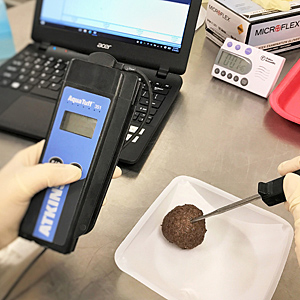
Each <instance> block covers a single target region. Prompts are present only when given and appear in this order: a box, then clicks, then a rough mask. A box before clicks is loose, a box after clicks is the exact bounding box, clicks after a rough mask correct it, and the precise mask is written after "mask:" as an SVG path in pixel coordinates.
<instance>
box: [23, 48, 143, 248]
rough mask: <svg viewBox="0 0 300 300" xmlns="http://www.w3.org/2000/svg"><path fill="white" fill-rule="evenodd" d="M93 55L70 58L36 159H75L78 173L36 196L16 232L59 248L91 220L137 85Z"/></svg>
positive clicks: (71, 245)
mask: <svg viewBox="0 0 300 300" xmlns="http://www.w3.org/2000/svg"><path fill="white" fill-rule="evenodd" d="M97 54H99V57H100V59H99V61H98V62H97V63H95V57H93V62H91V61H83V60H78V59H74V60H72V62H71V64H70V66H69V69H68V72H67V75H66V79H65V82H64V86H63V88H62V91H61V94H60V100H59V102H58V104H57V107H56V111H55V113H54V117H53V120H52V123H51V126H50V130H49V132H48V136H47V139H46V143H45V146H44V149H43V153H42V156H41V161H40V162H41V163H48V162H49V163H58V164H59V163H65V164H74V165H75V166H77V167H79V168H81V169H82V177H81V178H80V180H79V181H77V182H75V183H72V184H69V185H64V186H58V187H52V188H48V189H46V190H43V191H41V192H40V193H38V194H37V195H35V196H34V197H33V199H32V200H31V203H30V206H29V208H28V211H27V213H26V215H25V217H24V219H23V221H22V223H21V227H20V231H19V235H20V236H22V237H24V238H26V239H29V240H34V241H36V242H37V243H39V244H41V245H43V246H45V247H47V248H51V249H53V250H56V251H58V252H62V253H69V252H71V251H73V250H74V248H75V245H76V242H77V240H78V237H79V236H80V235H82V234H85V233H87V232H89V231H90V230H91V229H92V228H93V226H94V224H95V221H96V219H97V216H98V214H99V211H100V208H101V205H102V202H103V200H104V198H105V194H106V191H107V189H108V186H109V183H110V181H111V178H112V175H113V172H114V169H115V166H116V164H117V160H118V157H119V154H120V151H121V149H122V146H123V142H124V140H125V136H126V134H127V129H128V127H129V124H130V120H131V118H132V115H133V112H134V108H135V104H136V100H137V98H138V94H139V92H140V89H141V83H140V81H139V78H138V76H137V75H136V74H134V73H131V72H126V71H121V70H119V69H117V68H114V67H113V65H112V66H110V67H107V66H103V65H101V54H100V53H97ZM96 61H97V59H96Z"/></svg>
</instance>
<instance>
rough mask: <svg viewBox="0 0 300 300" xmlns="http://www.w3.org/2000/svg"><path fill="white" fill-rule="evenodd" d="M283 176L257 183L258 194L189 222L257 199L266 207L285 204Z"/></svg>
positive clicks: (298, 173) (299, 171)
mask: <svg viewBox="0 0 300 300" xmlns="http://www.w3.org/2000/svg"><path fill="white" fill-rule="evenodd" d="M294 173H295V174H297V175H300V170H298V171H295V172H294ZM284 177H285V176H282V177H279V178H276V179H274V180H271V181H269V182H259V183H258V194H256V195H254V196H251V197H248V198H245V199H242V200H239V201H236V202H234V203H231V204H229V205H226V206H224V207H221V208H218V209H216V210H214V211H213V212H211V213H208V214H206V215H203V216H200V217H197V218H194V219H192V220H191V223H194V222H198V221H201V220H203V219H206V218H208V217H211V216H216V215H219V214H221V213H224V212H226V211H228V210H231V209H234V208H237V207H240V206H242V205H245V204H247V203H250V202H252V201H255V200H257V199H260V198H261V199H262V200H263V202H265V204H267V205H268V206H273V205H276V204H279V203H282V202H285V201H286V199H285V195H284V192H283V179H284Z"/></svg>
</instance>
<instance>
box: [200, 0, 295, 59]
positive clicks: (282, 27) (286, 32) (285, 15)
mask: <svg viewBox="0 0 300 300" xmlns="http://www.w3.org/2000/svg"><path fill="white" fill-rule="evenodd" d="M289 3H290V5H291V9H290V10H289V11H285V12H282V11H277V10H265V9H263V8H262V7H261V6H259V5H258V4H256V3H254V2H253V1H251V0H209V2H208V5H207V16H206V36H207V37H208V38H209V39H211V40H212V41H214V42H215V43H216V44H217V45H219V46H221V45H222V44H223V42H224V41H225V39H226V38H227V37H230V38H232V39H234V40H237V41H240V42H242V43H245V44H248V45H251V46H254V47H257V48H259V49H262V50H266V51H272V52H274V53H279V52H283V51H287V50H291V49H295V48H298V47H299V46H300V0H298V1H291V2H289Z"/></svg>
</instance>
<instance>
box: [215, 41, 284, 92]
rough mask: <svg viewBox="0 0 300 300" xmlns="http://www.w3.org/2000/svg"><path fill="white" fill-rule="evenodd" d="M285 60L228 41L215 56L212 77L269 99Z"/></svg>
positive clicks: (239, 43)
mask: <svg viewBox="0 0 300 300" xmlns="http://www.w3.org/2000/svg"><path fill="white" fill-rule="evenodd" d="M284 62H285V58H283V57H281V56H278V55H275V54H272V53H269V52H266V51H263V50H261V49H258V48H255V47H252V46H250V45H246V44H243V43H241V42H238V41H236V40H233V39H230V38H227V39H226V40H225V42H224V44H223V45H222V47H221V48H220V50H219V53H218V55H217V57H216V60H215V63H214V66H213V69H212V73H211V74H212V76H214V77H216V78H218V79H221V80H224V81H226V82H228V83H230V84H233V85H235V86H237V87H240V88H242V89H245V90H247V91H249V92H252V93H254V94H257V95H260V96H262V97H265V98H267V97H268V96H269V94H270V92H271V90H272V89H273V87H274V85H275V84H276V81H277V79H278V77H279V75H280V72H281V70H282V68H283V65H284Z"/></svg>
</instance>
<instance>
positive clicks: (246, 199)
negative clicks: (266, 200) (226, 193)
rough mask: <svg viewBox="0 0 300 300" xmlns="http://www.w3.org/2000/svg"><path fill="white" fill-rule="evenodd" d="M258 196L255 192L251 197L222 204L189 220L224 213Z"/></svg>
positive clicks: (193, 220) (258, 197)
mask: <svg viewBox="0 0 300 300" xmlns="http://www.w3.org/2000/svg"><path fill="white" fill-rule="evenodd" d="M260 198H261V196H260V195H258V194H256V195H254V196H251V197H248V198H245V199H242V200H239V201H236V202H234V203H231V204H228V205H226V206H223V207H221V208H218V209H216V210H214V211H212V212H211V213H208V214H206V215H203V216H200V217H197V218H195V219H192V220H191V222H192V223H194V222H197V221H201V220H203V219H207V218H208V217H212V216H216V215H219V214H222V213H224V212H226V211H228V210H232V209H234V208H237V207H239V206H242V205H245V204H247V203H250V202H252V201H255V200H258V199H260Z"/></svg>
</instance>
